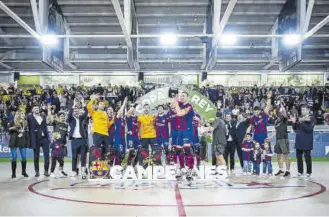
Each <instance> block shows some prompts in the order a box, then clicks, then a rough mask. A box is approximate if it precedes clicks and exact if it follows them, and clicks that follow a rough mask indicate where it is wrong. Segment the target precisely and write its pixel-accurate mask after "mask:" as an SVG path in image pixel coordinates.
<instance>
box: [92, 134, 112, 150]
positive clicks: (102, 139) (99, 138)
mask: <svg viewBox="0 0 329 217" xmlns="http://www.w3.org/2000/svg"><path fill="white" fill-rule="evenodd" d="M93 142H94V144H95V146H96V147H100V146H103V147H105V148H107V147H108V146H109V136H106V135H102V134H99V133H94V134H93Z"/></svg>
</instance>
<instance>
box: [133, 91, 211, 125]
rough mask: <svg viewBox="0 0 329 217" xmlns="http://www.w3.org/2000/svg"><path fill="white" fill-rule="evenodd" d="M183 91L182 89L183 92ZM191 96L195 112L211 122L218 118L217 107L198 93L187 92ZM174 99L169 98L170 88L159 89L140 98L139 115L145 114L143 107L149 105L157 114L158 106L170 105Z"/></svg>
mask: <svg viewBox="0 0 329 217" xmlns="http://www.w3.org/2000/svg"><path fill="white" fill-rule="evenodd" d="M182 90H183V89H180V91H182ZM187 92H188V94H189V103H190V104H191V105H192V106H193V109H194V111H196V112H197V113H199V114H200V115H201V116H202V117H203V118H204V119H206V120H207V121H210V120H211V119H215V118H216V110H217V108H216V106H215V105H214V104H213V103H212V102H210V100H209V99H208V98H207V97H205V96H203V95H202V94H201V93H199V92H196V91H191V90H188V91H187ZM172 101H173V98H170V97H169V87H164V88H159V89H156V90H154V91H151V92H150V93H148V94H146V95H144V96H143V97H141V98H139V99H138V100H137V102H136V103H138V106H137V107H136V111H137V113H138V114H141V113H143V105H144V104H149V105H150V107H151V111H152V112H154V113H155V112H156V107H157V106H158V105H168V106H169V105H170V104H171V102H172Z"/></svg>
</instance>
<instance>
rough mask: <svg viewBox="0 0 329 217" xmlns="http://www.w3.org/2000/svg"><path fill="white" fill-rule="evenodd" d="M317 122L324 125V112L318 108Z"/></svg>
mask: <svg viewBox="0 0 329 217" xmlns="http://www.w3.org/2000/svg"><path fill="white" fill-rule="evenodd" d="M315 122H316V125H324V117H323V113H322V111H321V110H318V111H317V113H316V115H315Z"/></svg>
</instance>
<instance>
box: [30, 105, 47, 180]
mask: <svg viewBox="0 0 329 217" xmlns="http://www.w3.org/2000/svg"><path fill="white" fill-rule="evenodd" d="M27 122H28V125H29V131H30V143H31V146H32V148H33V152H34V170H35V177H39V176H40V173H39V158H40V148H42V151H43V155H44V170H45V171H44V175H45V176H47V177H48V176H49V173H48V169H49V145H50V138H49V133H48V129H47V121H46V117H45V116H42V115H40V108H39V106H38V105H33V107H32V114H31V115H29V116H28V117H27Z"/></svg>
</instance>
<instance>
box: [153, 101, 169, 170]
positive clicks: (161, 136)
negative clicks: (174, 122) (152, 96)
mask: <svg viewBox="0 0 329 217" xmlns="http://www.w3.org/2000/svg"><path fill="white" fill-rule="evenodd" d="M155 131H156V138H157V143H158V145H159V147H161V151H162V149H163V150H164V151H165V153H166V164H167V165H169V164H170V155H169V153H170V150H169V118H168V115H167V114H165V113H164V107H163V105H159V106H158V113H157V115H156V117H155Z"/></svg>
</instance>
